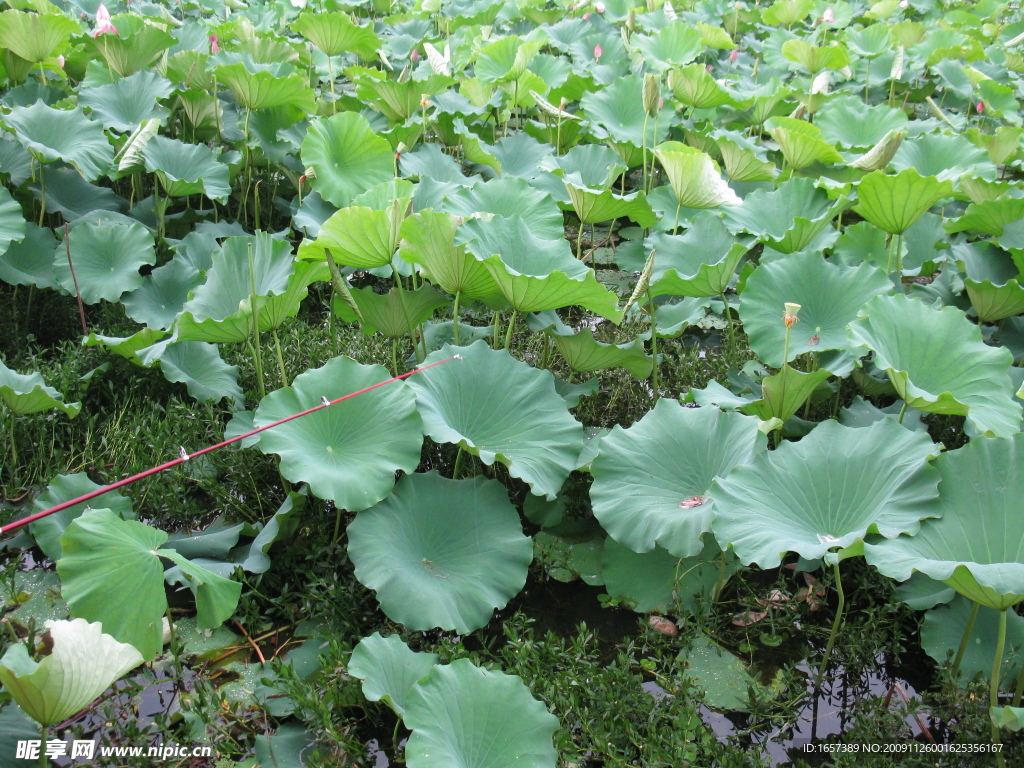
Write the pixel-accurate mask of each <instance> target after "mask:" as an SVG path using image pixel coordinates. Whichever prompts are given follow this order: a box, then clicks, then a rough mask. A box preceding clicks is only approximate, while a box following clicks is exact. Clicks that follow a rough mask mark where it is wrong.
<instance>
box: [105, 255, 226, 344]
mask: <svg viewBox="0 0 1024 768" xmlns="http://www.w3.org/2000/svg"><path fill="white" fill-rule="evenodd" d="M205 279H206V276H205V275H204V274H203V273H202V272H200V271H199V270H197V269H196V268H195V267H193V266H192V265H191V264H188V263H187V262H185V261H184V260H182V259H178V258H173V259H171V260H170V261H169V262H167V263H166V264H164V265H163V266H160V267H157V268H156V269H154V270H153V271H152V272H151V273H150V274H148V275H147V276H145V277H143V278H142V285H141V286H139V287H138V288H136V289H135V290H134V291H132V292H131V293H129V294H128V295H127V296H123V297H122V298H121V304H122V306H123V307H124V313H125V314H126V315H127V316H128V317H130V318H131V319H132V320H134V321H135V322H137V323H142V324H144V325H146V326H149V327H150V328H159V329H164V330H166V329H168V328H170V327H171V325H173V324H174V319H175V318H176V317H177V316H178V313H179V312H181V309H182V307H184V306H185V302H186V301H188V297H189V293H191V292H192V291H193V290H194V289H195V288H197V287H198V286H199V285H201V284H202V283H203V281H204V280H205Z"/></svg>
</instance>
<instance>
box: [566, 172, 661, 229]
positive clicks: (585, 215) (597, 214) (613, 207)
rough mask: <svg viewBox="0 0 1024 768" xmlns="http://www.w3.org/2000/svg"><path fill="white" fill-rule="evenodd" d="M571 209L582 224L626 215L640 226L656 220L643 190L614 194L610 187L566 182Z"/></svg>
mask: <svg viewBox="0 0 1024 768" xmlns="http://www.w3.org/2000/svg"><path fill="white" fill-rule="evenodd" d="M565 189H566V191H567V192H568V193H569V199H570V200H571V201H572V207H573V210H574V211H575V212H576V215H577V216H578V217H579V219H580V221H581V222H582V223H584V224H597V223H598V222H601V221H608V220H609V219H618V218H622V217H627V218H629V219H632V220H633V221H635V222H636V223H637V224H639V225H640V226H641V227H650V226H653V225H654V222H655V221H656V220H657V219H656V217H655V215H654V211H652V210H651V206H650V204H649V203H648V202H647V198H646V196H645V195H644V193H643V192H636V193H635V194H632V195H625V196H623V195H616V194H615V193H614V192H612V191H611V190H610V189H605V190H603V191H598V190H595V189H589V188H587V187H579V186H576V185H575V184H570V183H568V182H567V183H566V185H565Z"/></svg>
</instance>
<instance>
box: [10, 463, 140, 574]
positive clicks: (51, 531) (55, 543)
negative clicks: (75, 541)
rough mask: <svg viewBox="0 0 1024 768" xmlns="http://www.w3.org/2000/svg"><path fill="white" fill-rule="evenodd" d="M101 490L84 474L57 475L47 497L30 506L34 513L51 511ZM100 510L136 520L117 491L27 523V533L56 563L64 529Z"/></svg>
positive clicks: (129, 506) (129, 500) (45, 495)
mask: <svg viewBox="0 0 1024 768" xmlns="http://www.w3.org/2000/svg"><path fill="white" fill-rule="evenodd" d="M102 487H103V486H100V485H97V484H96V483H94V482H93V481H92V480H90V479H89V476H88V475H87V474H85V472H76V473H75V474H73V475H58V476H57V477H55V478H54V479H53V480H52V481H51V482H50V485H49V486H48V487H47V489H46V493H44V494H42V495H41V496H39V497H38V498H37V499H36V500H35V501H34V502H33V506H35V508H36V511H37V512H42V511H43V510H45V509H49V508H50V507H55V506H57V505H58V504H63V503H64V502H65V501H70V500H71V499H75V498H78V497H79V496H84V495H85V494H87V493H92V492H93V491H97V490H99V489H100V488H102ZM100 507H104V508H106V509H109V510H111V511H112V512H114V513H115V514H117V515H118V516H119V517H121V518H122V519H124V520H134V519H135V517H136V515H135V512H134V510H133V509H132V500H131V499H129V498H128V497H127V496H122V495H121V494H120V493H117V492H116V491H109V492H107V493H104V494H102V495H100V496H97V497H95V498H94V499H91V500H89V501H87V502H82V503H81V504H75V505H74V506H73V507H68V508H67V509H64V510H61V511H60V512H56V513H54V514H52V515H47V516H46V517H42V518H40V519H39V520H36V521H35V522H34V523H30V524H29V529H30V530H31V531H32V538H34V539H35V540H36V544H38V545H39V548H40V549H41V550H43V554H45V555H46V556H47V557H48V558H50V559H51V560H53V561H54V562H57V561H58V560H60V556H61V554H62V549H61V546H60V537H61V536H62V535H63V534H64V529H66V528H67V527H68V526H69V525H70V524H71V521H72V520H74V519H75V518H76V517H78V516H79V515H81V514H82V513H83V512H85V510H87V509H89V508H97V509H99V508H100Z"/></svg>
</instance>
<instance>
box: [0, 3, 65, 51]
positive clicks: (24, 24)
mask: <svg viewBox="0 0 1024 768" xmlns="http://www.w3.org/2000/svg"><path fill="white" fill-rule="evenodd" d="M79 31H80V27H79V26H78V24H76V23H75V22H74V21H73V20H72V19H69V18H68V17H67V16H65V15H64V14H62V13H28V12H25V11H16V10H11V11H4V12H3V13H0V47H3V48H7V49H9V50H10V51H11V53H13V54H15V55H17V56H20V57H21V58H23V59H25V61H29V62H32V63H33V64H38V63H39V62H42V61H45V60H46V59H48V58H50V57H51V56H53V55H54V54H56V53H57V52H58V51H60V50H61V49H63V48H64V47H65V46H66V45H67V42H68V38H70V37H71V35H74V34H77V33H78V32H79Z"/></svg>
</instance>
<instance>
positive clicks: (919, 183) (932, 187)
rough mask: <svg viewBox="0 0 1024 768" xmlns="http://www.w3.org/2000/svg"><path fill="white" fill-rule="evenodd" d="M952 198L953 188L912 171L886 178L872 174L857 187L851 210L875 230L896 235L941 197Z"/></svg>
mask: <svg viewBox="0 0 1024 768" xmlns="http://www.w3.org/2000/svg"><path fill="white" fill-rule="evenodd" d="M951 194H953V185H952V184H951V183H950V182H948V181H939V180H938V179H936V178H934V177H933V176H921V175H920V174H919V173H918V172H917V171H916V170H914V169H913V168H907V169H905V170H903V171H900V173H898V174H897V175H895V176H886V175H885V174H884V173H882V171H873V172H871V173H869V174H868V175H867V176H865V177H864V178H863V179H861V180H860V182H859V183H858V184H857V200H858V202H857V205H855V206H854V208H853V210H854V211H856V212H857V213H859V214H860V215H861V216H863V217H864V218H865V219H867V220H868V221H870V222H871V223H872V224H874V225H875V226H876V227H880V228H882V229H884V230H885V231H886V232H889V233H890V234H894V235H899V234H902V233H904V232H906V231H907V230H908V229H909V228H910V226H911V225H912V224H913V223H914V222H915V221H917V220H918V219H919V218H921V216H922V215H923V214H924V213H925V211H927V210H928V209H929V208H931V207H932V206H933V205H935V203H937V202H938V201H939V200H941V199H942V198H943V197H947V196H949V195H951Z"/></svg>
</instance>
